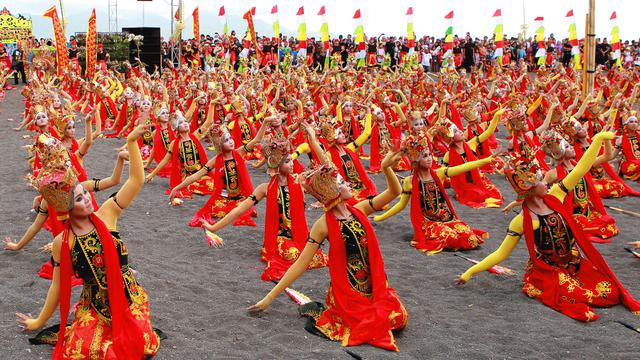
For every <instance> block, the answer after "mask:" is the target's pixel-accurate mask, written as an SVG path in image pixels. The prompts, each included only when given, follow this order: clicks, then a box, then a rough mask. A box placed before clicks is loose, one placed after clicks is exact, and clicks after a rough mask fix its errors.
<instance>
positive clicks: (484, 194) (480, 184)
mask: <svg viewBox="0 0 640 360" xmlns="http://www.w3.org/2000/svg"><path fill="white" fill-rule="evenodd" d="M463 147H464V152H465V156H466V158H467V160H466V162H472V161H475V160H477V158H476V155H475V154H474V153H473V150H471V148H470V147H469V145H468V144H467V143H466V142H463ZM462 164H464V161H463V159H462V156H460V154H458V152H457V151H456V149H455V147H454V145H453V143H452V144H451V146H449V166H458V165H462ZM467 173H468V174H470V175H471V179H472V182H468V181H467ZM467 173H463V174H460V175H456V176H451V177H450V179H451V187H452V188H453V189H454V190H455V191H456V195H455V197H456V199H458V201H460V203H462V204H463V205H467V206H470V207H472V208H482V207H486V206H487V202H486V200H487V199H488V198H494V199H498V200H500V201H498V202H496V203H495V204H496V205H500V204H502V194H501V193H500V190H498V188H497V187H495V186H494V185H493V184H491V182H490V181H489V179H487V178H483V177H482V176H481V175H480V171H479V170H478V169H471V170H469V171H468V172H467ZM489 185H490V186H489Z"/></svg>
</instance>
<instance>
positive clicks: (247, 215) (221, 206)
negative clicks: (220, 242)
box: [189, 196, 258, 227]
mask: <svg viewBox="0 0 640 360" xmlns="http://www.w3.org/2000/svg"><path fill="white" fill-rule="evenodd" d="M244 200H245V198H244V197H240V198H236V199H229V198H226V197H223V196H220V197H219V198H218V199H216V200H215V201H214V203H213V206H211V210H210V212H209V213H210V214H211V218H213V219H222V218H223V217H225V216H226V215H227V214H228V213H229V212H231V210H233V209H235V208H236V207H237V206H238V205H240V203H241V202H243V201H244ZM205 206H206V204H205ZM256 216H258V213H257V212H256V211H255V210H253V211H246V212H244V213H243V214H242V215H240V216H239V217H238V218H237V219H235V220H234V221H233V226H256V223H255V222H254V221H253V219H252V217H256ZM211 218H209V219H204V218H201V217H200V216H199V215H198V213H196V214H195V215H194V216H193V217H192V218H191V221H189V226H191V227H200V225H201V224H202V220H206V221H211Z"/></svg>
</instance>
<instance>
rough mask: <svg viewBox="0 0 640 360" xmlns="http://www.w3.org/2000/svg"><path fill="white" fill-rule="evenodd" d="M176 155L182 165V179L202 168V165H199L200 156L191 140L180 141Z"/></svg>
mask: <svg viewBox="0 0 640 360" xmlns="http://www.w3.org/2000/svg"><path fill="white" fill-rule="evenodd" d="M178 154H179V156H180V163H181V164H182V169H181V172H182V178H184V177H186V176H189V175H191V174H195V173H196V172H198V170H200V168H201V167H202V164H200V154H199V153H198V148H197V147H196V144H194V143H193V140H191V139H189V140H185V141H180V145H179V146H178Z"/></svg>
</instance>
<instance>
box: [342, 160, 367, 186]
mask: <svg viewBox="0 0 640 360" xmlns="http://www.w3.org/2000/svg"><path fill="white" fill-rule="evenodd" d="M340 158H341V159H342V170H343V171H344V175H345V177H346V180H347V182H348V183H349V185H350V187H351V189H352V190H355V191H359V190H362V189H363V188H364V184H362V181H361V180H360V174H358V169H356V164H355V163H354V162H353V159H352V158H351V156H350V155H349V154H348V153H345V154H344V155H341V156H340Z"/></svg>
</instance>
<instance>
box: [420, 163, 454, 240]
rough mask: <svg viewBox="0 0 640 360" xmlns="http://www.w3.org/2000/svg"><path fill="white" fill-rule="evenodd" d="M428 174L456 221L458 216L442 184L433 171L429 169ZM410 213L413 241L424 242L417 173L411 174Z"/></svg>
mask: <svg viewBox="0 0 640 360" xmlns="http://www.w3.org/2000/svg"><path fill="white" fill-rule="evenodd" d="M429 172H430V173H431V177H432V178H433V181H434V182H435V183H436V185H437V186H438V189H440V193H442V196H443V197H444V199H445V201H446V202H447V206H448V207H449V211H451V214H452V215H453V217H454V218H455V219H456V220H458V219H459V218H458V214H457V213H456V210H455V209H454V208H453V205H451V199H449V195H448V194H447V192H446V191H445V190H444V186H443V185H442V182H441V181H440V178H439V177H438V174H436V172H435V171H434V170H433V169H429ZM411 189H412V190H411V209H410V210H411V211H410V214H411V215H410V216H411V226H413V232H414V235H413V237H414V239H415V240H416V241H424V240H425V236H424V233H423V232H422V221H423V219H422V211H421V209H420V179H419V176H418V173H417V172H415V171H414V172H413V175H411Z"/></svg>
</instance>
